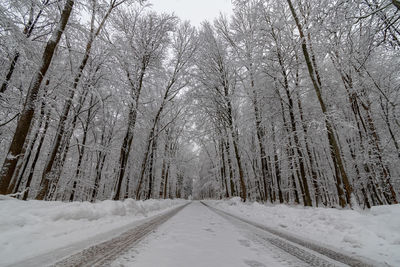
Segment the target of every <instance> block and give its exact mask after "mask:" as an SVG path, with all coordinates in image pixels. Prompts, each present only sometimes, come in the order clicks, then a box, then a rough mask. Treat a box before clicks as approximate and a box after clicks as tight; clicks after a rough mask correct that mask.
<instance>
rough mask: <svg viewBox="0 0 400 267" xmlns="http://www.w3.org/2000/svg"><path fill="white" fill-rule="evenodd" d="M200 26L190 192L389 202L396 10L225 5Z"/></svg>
mask: <svg viewBox="0 0 400 267" xmlns="http://www.w3.org/2000/svg"><path fill="white" fill-rule="evenodd" d="M234 3H235V6H234V15H233V17H232V18H230V19H227V18H225V17H223V16H221V17H220V18H218V19H217V20H215V21H214V23H213V24H212V25H211V24H204V25H203V27H202V29H201V30H200V33H199V34H200V37H199V38H200V39H201V41H200V42H201V45H200V48H199V58H198V60H197V61H196V69H195V70H194V74H193V75H194V77H195V83H196V84H195V86H194V92H193V95H194V96H195V99H196V100H195V101H196V105H197V107H198V110H201V112H199V113H198V117H199V118H198V120H201V121H204V122H206V123H202V124H201V125H200V124H199V125H198V127H197V129H198V131H199V133H200V134H201V135H200V136H199V138H202V143H201V147H202V152H201V154H200V157H201V158H202V165H201V167H200V173H199V176H200V177H199V178H200V179H199V182H198V186H197V187H196V190H197V191H196V194H197V195H198V197H200V198H206V197H212V198H220V197H231V196H240V197H241V198H242V199H243V200H246V198H251V199H257V200H260V201H270V202H275V203H298V204H303V205H305V206H320V205H323V206H330V207H332V206H341V207H346V206H354V205H360V206H362V207H371V206H373V205H383V204H394V203H398V199H399V188H400V180H399V174H400V173H399V171H400V169H399V163H400V150H399V138H400V132H399V130H400V128H399V127H400V124H399V115H400V113H399V111H400V110H399V104H400V101H399V100H400V99H399V90H400V80H399V77H400V76H399V74H400V72H399V71H400V68H399V59H400V31H399V26H400V9H399V7H400V5H399V3H400V2H399V1H386V0H353V1H350V0H335V1H319V0H318V1H317V0H285V1H274V0H263V1H261V0H260V1H258V0H252V1H240V0H238V1H234Z"/></svg>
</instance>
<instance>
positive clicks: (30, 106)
mask: <svg viewBox="0 0 400 267" xmlns="http://www.w3.org/2000/svg"><path fill="white" fill-rule="evenodd" d="M73 5H74V0H68V1H66V2H65V5H64V8H63V11H62V13H61V18H60V21H59V23H58V25H57V27H56V30H55V31H54V32H53V34H52V36H51V37H50V39H49V41H48V42H47V44H46V47H45V49H44V52H43V57H42V61H41V65H40V67H39V69H38V70H37V72H36V73H35V74H34V77H33V78H32V81H31V85H30V87H29V89H28V94H27V96H26V100H25V104H24V109H23V110H22V112H21V115H20V118H19V120H18V123H17V128H16V130H15V133H14V137H13V140H12V142H11V145H10V149H9V151H8V153H7V157H6V160H5V161H4V164H3V167H2V171H1V178H0V194H6V193H7V189H8V187H9V184H10V181H11V178H12V176H13V174H14V171H15V167H16V165H17V161H18V158H19V157H21V156H23V155H21V151H22V147H23V146H24V143H25V140H26V137H27V134H28V132H29V129H30V127H31V124H32V119H33V115H34V111H35V104H36V100H37V97H38V93H39V89H40V86H41V84H42V81H43V78H44V76H45V75H46V73H47V70H48V68H49V66H50V63H51V61H52V59H53V55H54V51H55V49H56V47H57V45H58V43H59V41H60V39H61V36H62V34H63V32H64V29H65V27H66V25H67V23H68V20H69V17H70V14H71V11H72V7H73Z"/></svg>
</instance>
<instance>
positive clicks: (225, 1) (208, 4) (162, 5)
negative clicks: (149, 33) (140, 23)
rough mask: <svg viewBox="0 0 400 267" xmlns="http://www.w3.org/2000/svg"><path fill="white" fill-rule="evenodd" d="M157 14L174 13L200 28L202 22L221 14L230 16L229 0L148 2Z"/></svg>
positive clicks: (161, 0)
mask: <svg viewBox="0 0 400 267" xmlns="http://www.w3.org/2000/svg"><path fill="white" fill-rule="evenodd" d="M148 2H149V3H151V4H153V7H152V8H153V9H154V10H155V11H157V12H167V13H172V12H174V13H175V15H176V16H178V17H179V18H181V19H182V20H190V22H191V24H192V25H193V26H200V24H201V22H203V21H204V20H209V21H211V22H212V21H213V20H214V19H215V18H216V17H218V15H219V13H220V12H222V13H223V14H225V15H226V16H230V15H231V14H232V13H233V11H232V4H231V0H148Z"/></svg>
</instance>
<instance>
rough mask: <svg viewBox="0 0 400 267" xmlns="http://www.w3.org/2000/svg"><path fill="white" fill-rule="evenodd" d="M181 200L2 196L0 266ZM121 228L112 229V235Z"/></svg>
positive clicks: (141, 216)
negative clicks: (68, 201)
mask: <svg viewBox="0 0 400 267" xmlns="http://www.w3.org/2000/svg"><path fill="white" fill-rule="evenodd" d="M184 203H187V202H186V200H180V199H175V200H146V201H135V200H133V199H126V200H125V201H111V200H106V201H101V202H98V203H89V202H71V203H64V202H58V201H51V202H50V201H49V202H47V201H46V202H45V201H35V200H30V201H20V200H16V199H10V198H5V197H3V198H1V199H0V214H1V216H0V266H3V265H7V264H11V263H14V262H16V261H17V260H18V261H20V260H22V259H25V258H30V257H33V256H36V255H40V254H42V253H46V252H49V251H51V250H53V249H57V248H61V247H65V246H68V245H71V244H73V243H75V242H79V241H82V240H86V239H90V238H91V237H94V236H96V235H98V234H100V233H106V232H108V231H112V230H115V229H117V228H121V231H122V230H123V227H124V226H127V225H130V224H131V223H132V222H135V221H138V220H141V219H144V218H146V217H148V216H152V215H156V214H158V213H161V212H164V211H166V210H168V209H171V208H173V207H175V206H178V205H182V204H184ZM121 231H116V232H115V231H114V232H113V235H116V234H118V233H119V232H121ZM110 237H112V236H111V235H110ZM104 238H106V236H104Z"/></svg>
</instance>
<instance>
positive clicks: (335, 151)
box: [286, 0, 353, 207]
mask: <svg viewBox="0 0 400 267" xmlns="http://www.w3.org/2000/svg"><path fill="white" fill-rule="evenodd" d="M286 1H287V3H288V5H289V8H290V11H291V13H292V16H293V19H294V21H295V23H296V26H297V29H298V31H299V34H300V39H301V47H302V51H303V55H304V59H305V61H306V65H307V70H308V73H309V76H310V79H311V82H312V85H313V87H314V90H315V93H316V95H317V98H318V101H319V104H320V106H321V110H322V112H323V114H324V115H325V126H326V131H327V138H328V141H329V148H330V154H331V158H332V161H333V164H334V167H335V176H336V187H337V191H338V196H339V202H340V205H341V206H342V207H345V206H346V205H351V194H352V191H353V189H352V186H351V184H350V181H349V178H348V176H347V173H346V171H345V169H344V164H343V160H342V156H341V154H340V150H339V145H338V143H337V140H336V138H335V133H334V129H333V127H332V125H331V123H330V121H329V119H328V117H327V116H328V114H327V113H328V110H327V108H326V105H325V102H324V100H323V98H322V84H321V81H320V76H319V72H318V70H317V69H316V66H315V61H314V60H313V59H312V58H311V55H310V53H309V49H308V47H307V43H306V37H305V35H304V32H303V27H302V26H301V24H300V21H299V19H298V16H297V14H296V11H295V9H294V7H293V4H292V1H291V0H286ZM342 184H344V188H343V186H342Z"/></svg>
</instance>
